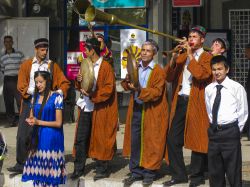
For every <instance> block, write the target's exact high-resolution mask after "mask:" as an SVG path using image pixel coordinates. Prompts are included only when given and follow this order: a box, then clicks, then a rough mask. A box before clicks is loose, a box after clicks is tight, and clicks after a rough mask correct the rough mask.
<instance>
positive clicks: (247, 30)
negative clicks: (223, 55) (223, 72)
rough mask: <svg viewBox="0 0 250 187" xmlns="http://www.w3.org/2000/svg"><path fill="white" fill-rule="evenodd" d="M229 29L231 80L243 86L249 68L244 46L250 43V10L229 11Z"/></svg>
mask: <svg viewBox="0 0 250 187" xmlns="http://www.w3.org/2000/svg"><path fill="white" fill-rule="evenodd" d="M229 28H230V29H231V31H232V46H231V52H232V63H231V75H232V79H234V80H236V81H237V82H239V83H241V84H242V85H245V84H246V81H247V74H248V69H249V68H250V64H249V60H247V59H246V57H245V46H246V44H247V43H249V42H250V9H237V10H229Z"/></svg>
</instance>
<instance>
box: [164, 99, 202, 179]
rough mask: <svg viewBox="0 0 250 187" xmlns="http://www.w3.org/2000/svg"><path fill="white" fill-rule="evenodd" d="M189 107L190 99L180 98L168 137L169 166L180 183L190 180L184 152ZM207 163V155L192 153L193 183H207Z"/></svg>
mask: <svg viewBox="0 0 250 187" xmlns="http://www.w3.org/2000/svg"><path fill="white" fill-rule="evenodd" d="M187 105H188V97H183V96H179V97H178V100H177V106H176V111H175V116H174V118H173V121H172V125H171V128H170V131H169V134H168V137H167V146H168V155H169V166H170V172H171V175H172V179H175V180H180V181H187V180H188V176H187V172H186V167H185V162H184V158H183V151H182V149H183V146H184V130H185V120H186V112H187ZM205 161H206V154H203V153H198V152H194V151H192V155H191V163H190V168H191V175H190V179H191V182H193V183H201V182H204V181H205V178H204V171H205V163H206V162H205Z"/></svg>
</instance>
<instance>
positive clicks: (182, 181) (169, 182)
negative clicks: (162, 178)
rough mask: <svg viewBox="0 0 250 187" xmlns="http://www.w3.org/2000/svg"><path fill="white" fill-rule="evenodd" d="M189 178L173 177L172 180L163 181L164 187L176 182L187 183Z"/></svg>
mask: <svg viewBox="0 0 250 187" xmlns="http://www.w3.org/2000/svg"><path fill="white" fill-rule="evenodd" d="M186 182H187V180H176V179H172V180H170V181H166V182H164V183H163V186H164V187H168V186H173V185H175V184H181V183H186Z"/></svg>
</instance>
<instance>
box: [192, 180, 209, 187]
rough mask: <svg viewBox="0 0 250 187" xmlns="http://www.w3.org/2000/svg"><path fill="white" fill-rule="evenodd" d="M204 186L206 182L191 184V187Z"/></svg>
mask: <svg viewBox="0 0 250 187" xmlns="http://www.w3.org/2000/svg"><path fill="white" fill-rule="evenodd" d="M202 184H205V181H202V182H198V183H195V182H190V184H189V187H197V186H200V185H202Z"/></svg>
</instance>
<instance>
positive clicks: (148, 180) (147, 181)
mask: <svg viewBox="0 0 250 187" xmlns="http://www.w3.org/2000/svg"><path fill="white" fill-rule="evenodd" d="M153 182H154V179H153V178H144V179H143V180H142V185H143V186H145V187H146V186H150V185H151V184H153Z"/></svg>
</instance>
